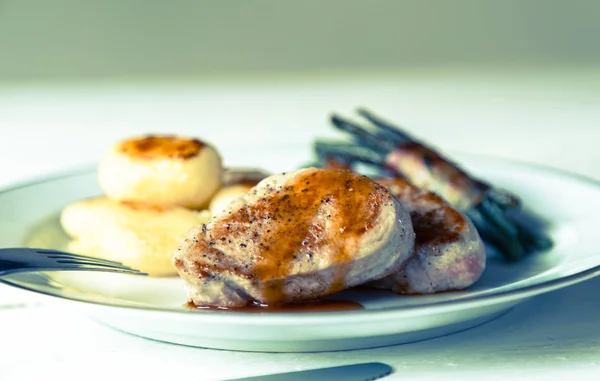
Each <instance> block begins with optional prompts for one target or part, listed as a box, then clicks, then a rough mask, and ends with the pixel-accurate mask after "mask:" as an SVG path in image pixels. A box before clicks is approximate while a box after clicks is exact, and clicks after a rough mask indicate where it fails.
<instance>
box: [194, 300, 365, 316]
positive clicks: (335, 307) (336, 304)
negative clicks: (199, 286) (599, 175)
mask: <svg viewBox="0 0 600 381" xmlns="http://www.w3.org/2000/svg"><path fill="white" fill-rule="evenodd" d="M185 308H188V309H191V310H211V311H232V312H253V313H256V312H259V313H262V312H272V313H298V312H339V311H354V310H363V309H364V307H363V306H362V305H361V304H359V303H356V302H351V301H347V300H316V301H314V302H307V303H290V304H282V305H264V304H249V305H247V306H244V307H232V308H228V307H209V306H196V305H195V304H194V303H192V302H188V303H186V304H185Z"/></svg>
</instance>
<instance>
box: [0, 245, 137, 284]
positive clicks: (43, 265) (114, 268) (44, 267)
mask: <svg viewBox="0 0 600 381" xmlns="http://www.w3.org/2000/svg"><path fill="white" fill-rule="evenodd" d="M27 271H105V272H116V273H122V274H133V275H148V274H145V273H142V272H140V271H138V270H134V269H132V268H131V267H128V266H125V265H123V264H122V263H119V262H115V261H109V260H107V259H100V258H93V257H87V256H85V255H79V254H71V253H66V252H64V251H58V250H47V249H31V248H24V247H16V248H4V249H0V277H2V276H5V275H9V274H14V273H18V272H27Z"/></svg>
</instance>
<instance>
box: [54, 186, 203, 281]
mask: <svg viewBox="0 0 600 381" xmlns="http://www.w3.org/2000/svg"><path fill="white" fill-rule="evenodd" d="M209 218H210V213H209V212H208V211H202V212H198V211H193V210H188V209H185V208H182V207H177V206H160V205H149V204H142V203H137V202H130V201H115V200H111V199H108V198H106V197H98V198H93V199H88V200H82V201H77V202H75V203H73V204H70V205H69V206H67V207H66V208H65V209H63V211H62V214H61V225H62V227H63V229H64V230H65V232H67V234H68V235H70V236H71V237H72V238H73V239H74V241H73V242H71V243H70V245H69V248H68V250H69V251H73V252H77V253H80V254H85V255H90V256H95V257H100V258H105V259H110V260H114V261H119V262H122V263H124V264H126V265H128V266H131V267H133V268H135V269H137V270H140V271H143V272H146V273H148V274H149V275H153V276H169V275H176V274H177V271H176V270H175V267H173V265H172V257H173V253H174V251H175V249H176V247H177V243H178V242H179V240H180V239H181V237H182V236H183V235H184V234H185V233H186V232H187V231H188V230H189V229H190V228H191V227H193V226H195V225H197V224H200V223H206V222H207V221H208V220H209Z"/></svg>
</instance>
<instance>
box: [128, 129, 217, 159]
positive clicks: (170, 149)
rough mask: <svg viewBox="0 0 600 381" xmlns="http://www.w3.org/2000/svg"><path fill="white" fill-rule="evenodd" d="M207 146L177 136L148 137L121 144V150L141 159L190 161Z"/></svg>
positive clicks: (198, 141)
mask: <svg viewBox="0 0 600 381" xmlns="http://www.w3.org/2000/svg"><path fill="white" fill-rule="evenodd" d="M205 145H206V144H205V143H204V142H201V141H200V140H197V139H186V138H178V137H175V136H154V135H148V136H145V137H143V138H134V139H130V140H126V141H124V142H122V143H121V145H120V147H119V148H120V150H121V152H123V153H124V154H126V155H128V156H132V157H135V158H140V159H146V160H149V159H163V158H171V159H190V158H192V157H194V156H196V155H198V154H199V153H200V151H202V148H204V146H205Z"/></svg>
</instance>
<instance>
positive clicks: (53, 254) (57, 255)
mask: <svg viewBox="0 0 600 381" xmlns="http://www.w3.org/2000/svg"><path fill="white" fill-rule="evenodd" d="M37 252H38V253H39V254H45V255H46V256H47V257H48V258H52V259H76V260H83V261H86V260H94V261H98V262H102V263H106V264H112V265H116V266H121V265H122V263H121V262H117V261H112V260H109V259H103V258H97V257H90V256H87V255H79V254H73V253H66V252H64V251H56V250H37Z"/></svg>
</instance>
